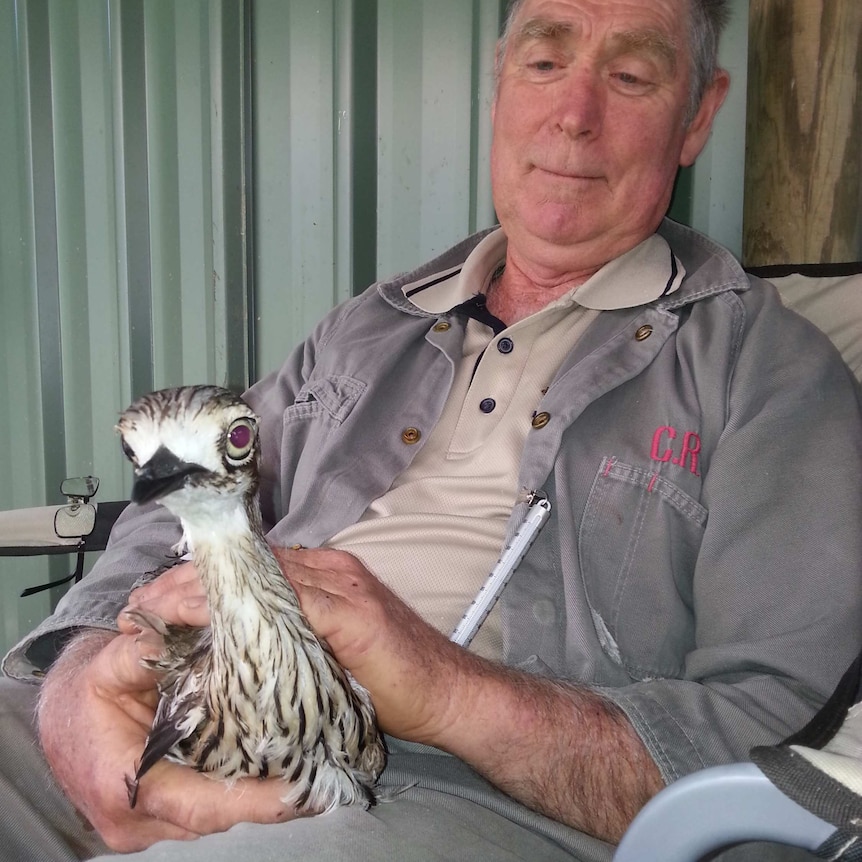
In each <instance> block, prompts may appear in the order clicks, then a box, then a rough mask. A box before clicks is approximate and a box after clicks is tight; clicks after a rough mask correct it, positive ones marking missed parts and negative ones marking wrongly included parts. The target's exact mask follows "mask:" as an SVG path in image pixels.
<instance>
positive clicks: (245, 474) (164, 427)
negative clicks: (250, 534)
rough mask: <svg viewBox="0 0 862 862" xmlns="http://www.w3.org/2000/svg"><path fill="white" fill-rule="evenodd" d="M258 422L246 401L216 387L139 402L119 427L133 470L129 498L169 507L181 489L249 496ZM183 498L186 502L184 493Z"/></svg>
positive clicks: (179, 391) (168, 393)
mask: <svg viewBox="0 0 862 862" xmlns="http://www.w3.org/2000/svg"><path fill="white" fill-rule="evenodd" d="M257 422H258V417H257V416H256V415H255V414H254V412H253V411H252V410H251V409H250V408H249V407H248V405H246V404H245V402H243V401H242V400H241V399H239V398H238V397H237V396H235V395H233V394H232V393H230V392H228V391H227V390H222V389H219V388H217V387H208V386H192V387H181V388H179V389H168V390H160V391H158V392H153V393H150V394H149V395H144V396H143V397H142V398H139V399H138V400H137V401H135V402H134V404H132V405H131V406H130V407H129V408H128V409H127V410H125V411H124V412H123V414H122V415H121V416H120V420H119V422H118V424H117V430H118V431H119V432H120V435H121V437H122V440H123V450H124V452H125V453H126V455H127V457H128V458H129V459H130V460H131V461H132V463H133V464H134V465H135V475H136V479H137V482H136V487H135V491H133V498H134V499H137V501H138V502H147V501H148V500H150V499H159V498H163V497H167V496H170V497H171V503H172V504H173V502H174V501H176V502H177V503H179V502H180V497H178V496H177V495H178V492H179V491H180V490H181V489H183V490H187V491H189V492H191V491H192V489H194V488H198V487H199V488H202V489H206V490H207V491H208V492H210V493H212V492H215V493H216V494H218V493H228V494H230V493H231V492H234V493H241V494H244V493H248V492H249V490H252V491H253V490H254V488H253V487H252V486H253V485H256V478H255V477H256V466H257V443H258V441H257ZM181 497H182V498H186V499H189V495H188V494H185V493H183V494H182V495H181ZM170 508H172V509H174V506H173V505H171V506H170ZM177 514H179V512H177Z"/></svg>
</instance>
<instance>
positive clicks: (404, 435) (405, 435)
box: [401, 428, 422, 446]
mask: <svg viewBox="0 0 862 862" xmlns="http://www.w3.org/2000/svg"><path fill="white" fill-rule="evenodd" d="M421 438H422V432H421V431H420V430H419V429H418V428H405V429H404V430H403V431H402V432H401V441H402V442H403V443H406V444H407V445H408V446H412V445H413V444H414V443H418V442H419V440H420V439H421Z"/></svg>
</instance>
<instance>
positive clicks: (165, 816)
mask: <svg viewBox="0 0 862 862" xmlns="http://www.w3.org/2000/svg"><path fill="white" fill-rule="evenodd" d="M288 789H289V787H288V785H287V784H286V783H285V782H284V781H283V780H282V779H280V778H270V779H266V780H260V779H257V778H241V779H239V780H237V781H233V782H225V781H221V780H218V779H213V778H210V777H208V776H206V775H202V774H201V773H199V772H195V771H194V770H191V769H189V768H188V767H184V766H179V765H178V764H175V763H170V762H168V761H164V760H163V761H160V762H159V763H158V764H156V766H154V767H153V768H152V769H151V770H150V771H149V772H148V773H147V775H145V776H144V777H143V778H142V779H141V785H140V789H139V791H138V803H137V807H138V808H140V809H142V811H143V812H146V814H148V815H149V816H150V817H153V818H155V819H157V820H162V821H166V822H168V823H172V824H174V825H176V826H178V827H180V828H183V829H188V830H191V831H193V832H198V833H200V834H209V833H211V832H224V831H225V830H227V829H230V828H231V827H232V826H234V825H235V824H237V823H240V822H246V823H280V822H282V821H285V820H290V819H292V818H293V817H295V816H296V814H295V812H294V810H293V809H292V808H289V807H288V806H287V805H285V804H284V803H283V802H282V801H281V797H282V796H284V795H285V794H286V793H287V791H288Z"/></svg>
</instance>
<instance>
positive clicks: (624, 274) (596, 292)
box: [401, 228, 685, 314]
mask: <svg viewBox="0 0 862 862" xmlns="http://www.w3.org/2000/svg"><path fill="white" fill-rule="evenodd" d="M506 246H507V240H506V235H505V234H504V233H503V230H502V228H499V229H497V230H495V231H492V232H491V233H490V234H488V235H487V236H486V237H484V238H483V239H482V240H481V242H480V243H479V244H478V245H477V246H476V247H475V248H474V249H473V251H472V252H470V255H469V256H468V257H467V260H466V261H464V263H463V265H461V266H456V267H453V268H452V269H448V270H445V271H443V272H438V273H435V274H433V275H430V276H427V277H426V278H423V279H420V280H419V281H414V282H411V283H410V284H406V285H404V286H403V287H402V288H401V289H402V291H403V293H404V296H405V297H407V299H409V300H410V301H411V302H412V303H413V304H414V305H416V306H417V307H419V308H421V309H422V310H423V311H427V312H430V313H431V314H442V313H444V312H447V311H449V310H451V309H452V308H455V307H456V306H458V305H460V304H461V303H463V302H466V301H467V300H469V299H470V298H471V297H473V296H475V295H476V294H477V293H485V291H486V290H487V287H488V284H489V282H490V281H491V278H492V277H493V275H494V273H495V272H496V270H497V269H498V267H499V266H500V265H501V264H502V263H503V262H504V261H505V259H506ZM684 276H685V268H684V267H683V265H682V262H681V261H680V260H679V258H678V257H676V255H675V254H674V253H673V252H672V251H671V248H670V246H669V245H668V244H667V242H666V241H665V240H664V239H663V238H662V237H661V236H659V235H658V234H653V235H652V236H650V237H647V239H645V240H644V241H643V242H642V243H640V244H639V245H637V246H635V247H634V248H633V249H631V250H630V251H627V252H626V253H625V254H623V255H621V256H620V257H618V258H615V259H614V260H612V261H610V262H609V263H606V264H605V265H604V266H603V267H602V268H601V269H600V270H598V272H596V273H595V274H594V275H592V276H591V277H590V278H589V279H587V281H585V282H584V283H583V284H581V285H578V287H576V288H573V289H572V290H571V291H570V292H569V293H567V294H565V295H564V296H562V297H560V298H559V299H558V300H556V302H555V303H554V304H556V303H561V304H570V303H572V302H574V303H577V304H578V305H581V306H583V307H584V308H590V309H594V310H596V311H610V310H613V309H620V308H635V307H636V306H639V305H646V304H647V303H649V302H653V301H654V300H656V299H660V298H661V297H663V296H668V295H669V294H671V293H674V292H675V291H676V290H678V289H679V287H680V285H681V284H682V280H683V277H684Z"/></svg>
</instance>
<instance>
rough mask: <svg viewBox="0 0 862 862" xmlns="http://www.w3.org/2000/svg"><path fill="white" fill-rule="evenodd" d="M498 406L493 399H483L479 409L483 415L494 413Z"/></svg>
mask: <svg viewBox="0 0 862 862" xmlns="http://www.w3.org/2000/svg"><path fill="white" fill-rule="evenodd" d="M496 406H497V402H496V401H495V400H494V399H493V398H483V399H482V400H481V401H480V402H479V409H480V410H481V411H482V412H483V413H493V412H494V408H495V407H496Z"/></svg>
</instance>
